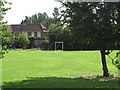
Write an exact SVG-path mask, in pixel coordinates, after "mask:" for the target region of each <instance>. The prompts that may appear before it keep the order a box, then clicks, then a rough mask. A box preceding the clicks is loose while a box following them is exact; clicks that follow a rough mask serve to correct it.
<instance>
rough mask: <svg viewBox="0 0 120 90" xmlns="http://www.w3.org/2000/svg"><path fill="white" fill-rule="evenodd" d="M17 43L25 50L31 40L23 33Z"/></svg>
mask: <svg viewBox="0 0 120 90" xmlns="http://www.w3.org/2000/svg"><path fill="white" fill-rule="evenodd" d="M17 41H18V42H19V43H20V46H21V47H22V48H23V49H25V48H26V47H27V45H28V44H29V43H30V40H29V39H28V37H27V36H26V35H25V34H24V33H23V32H22V33H19V35H18V37H17Z"/></svg>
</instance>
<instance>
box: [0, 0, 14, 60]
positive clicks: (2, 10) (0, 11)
mask: <svg viewBox="0 0 120 90" xmlns="http://www.w3.org/2000/svg"><path fill="white" fill-rule="evenodd" d="M6 4H8V5H11V4H12V3H10V2H8V1H6V0H0V58H2V57H3V55H4V54H5V53H6V52H7V45H6V43H8V41H9V40H10V39H8V38H7V35H2V34H7V31H6V30H7V27H6V26H5V25H4V24H6V23H7V21H6V22H5V21H3V18H4V15H5V14H6V11H8V10H9V9H10V7H5V5H6ZM1 39H3V40H5V41H6V42H5V41H4V44H3V45H2V41H3V40H2V41H1ZM1 48H2V49H1Z"/></svg>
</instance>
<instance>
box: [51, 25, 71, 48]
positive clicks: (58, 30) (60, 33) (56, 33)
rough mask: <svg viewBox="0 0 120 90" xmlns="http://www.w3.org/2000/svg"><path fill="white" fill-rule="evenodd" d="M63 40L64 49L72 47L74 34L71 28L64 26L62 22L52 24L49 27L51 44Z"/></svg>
mask: <svg viewBox="0 0 120 90" xmlns="http://www.w3.org/2000/svg"><path fill="white" fill-rule="evenodd" d="M57 41H63V42H64V50H70V48H71V49H72V41H73V40H72V35H71V30H70V29H68V28H64V27H63V25H62V24H61V23H56V24H51V26H50V27H49V42H50V44H52V43H54V42H57Z"/></svg>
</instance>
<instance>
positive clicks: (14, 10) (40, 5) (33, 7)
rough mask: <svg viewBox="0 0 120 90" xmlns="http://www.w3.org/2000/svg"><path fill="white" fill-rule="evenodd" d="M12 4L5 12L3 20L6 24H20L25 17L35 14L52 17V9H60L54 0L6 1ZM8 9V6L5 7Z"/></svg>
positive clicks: (58, 3)
mask: <svg viewBox="0 0 120 90" xmlns="http://www.w3.org/2000/svg"><path fill="white" fill-rule="evenodd" d="M7 1H9V2H11V3H12V5H11V6H10V7H11V9H10V10H9V11H7V13H6V15H5V16H4V20H7V21H8V24H20V22H21V21H22V20H23V19H25V16H32V15H33V14H35V13H39V12H40V13H43V12H46V13H47V14H48V15H49V16H52V13H53V9H54V7H60V6H61V4H60V2H55V0H7ZM6 7H8V6H6Z"/></svg>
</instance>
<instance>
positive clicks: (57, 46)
mask: <svg viewBox="0 0 120 90" xmlns="http://www.w3.org/2000/svg"><path fill="white" fill-rule="evenodd" d="M57 44H62V51H63V49H64V42H55V51H56V50H57V48H58V46H57Z"/></svg>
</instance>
